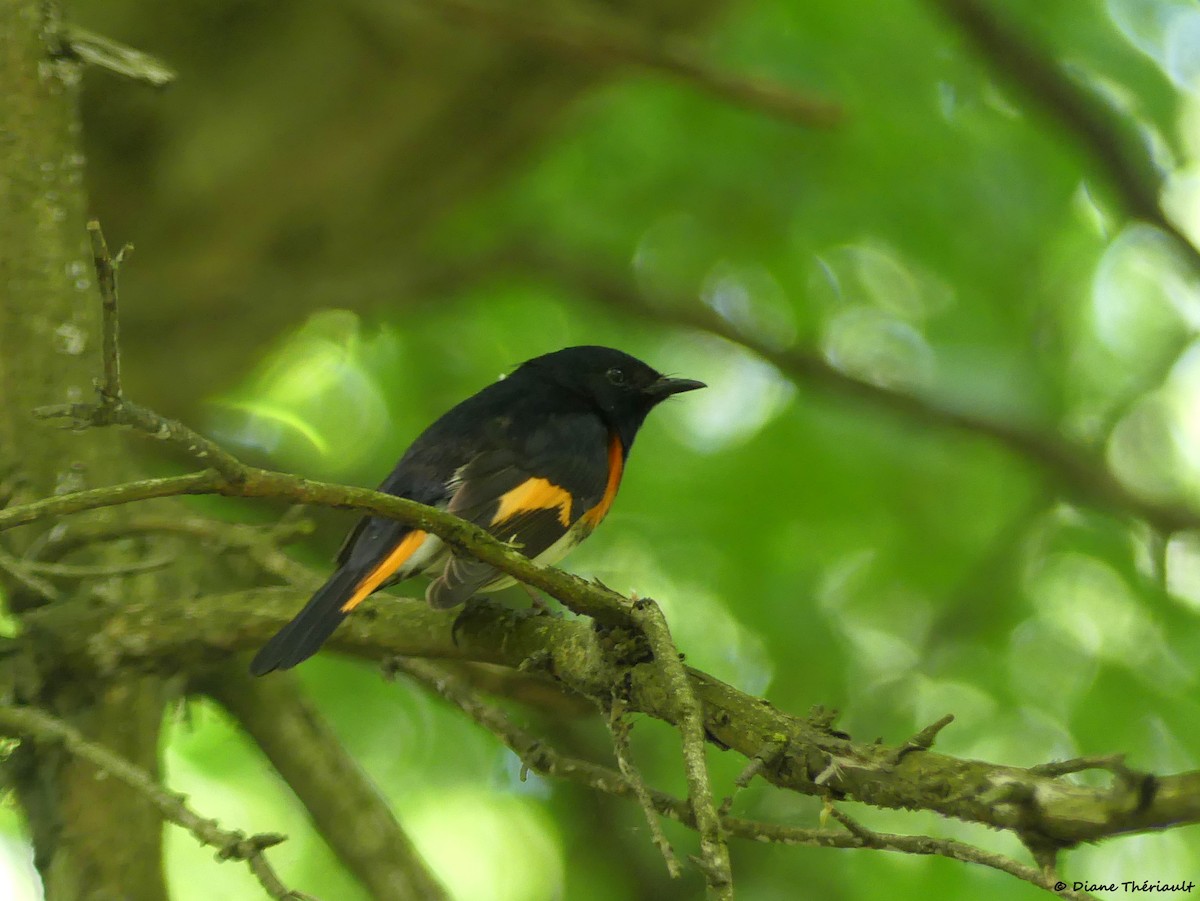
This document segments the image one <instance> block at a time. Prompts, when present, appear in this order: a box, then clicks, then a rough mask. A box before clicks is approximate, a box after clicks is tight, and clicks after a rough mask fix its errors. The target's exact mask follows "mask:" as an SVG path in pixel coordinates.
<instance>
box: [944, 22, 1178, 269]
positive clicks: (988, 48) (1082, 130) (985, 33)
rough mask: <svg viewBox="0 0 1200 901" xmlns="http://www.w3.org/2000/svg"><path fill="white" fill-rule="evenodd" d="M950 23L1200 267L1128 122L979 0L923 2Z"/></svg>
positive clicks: (1130, 211) (1121, 196)
mask: <svg viewBox="0 0 1200 901" xmlns="http://www.w3.org/2000/svg"><path fill="white" fill-rule="evenodd" d="M928 2H929V4H930V5H931V6H933V7H934V8H935V9H936V10H938V11H939V12H940V13H941V14H942V15H943V16H945V17H946V18H947V19H948V20H950V21H951V22H953V23H954V25H955V26H957V27H958V29H959V30H960V31H961V32H962V33H963V35H965V36H966V38H967V39H968V40H969V41H970V42H971V43H972V45H973V46H974V47H975V49H976V50H977V51H979V53H980V55H981V56H983V58H984V59H985V60H986V61H987V62H988V64H990V65H991V67H992V68H993V69H994V70H995V71H996V72H998V73H999V74H1000V76H1001V77H1003V78H1004V79H1006V80H1007V81H1008V82H1009V83H1010V84H1012V85H1014V86H1015V87H1016V88H1017V89H1018V90H1019V91H1020V92H1021V93H1022V94H1024V96H1025V98H1026V99H1027V100H1028V101H1029V103H1030V105H1031V106H1034V107H1039V108H1041V110H1042V112H1043V113H1045V114H1046V115H1047V116H1049V117H1050V118H1051V119H1053V120H1055V121H1056V122H1058V123H1059V124H1060V125H1061V126H1062V127H1063V128H1064V129H1065V130H1066V131H1067V132H1068V133H1069V134H1070V135H1071V136H1072V137H1073V138H1074V139H1075V142H1076V143H1077V144H1078V145H1079V147H1080V148H1082V149H1083V151H1084V152H1085V153H1087V154H1088V155H1090V156H1091V157H1092V160H1093V162H1094V163H1095V164H1096V167H1097V169H1098V170H1099V172H1100V173H1101V175H1102V176H1103V177H1104V178H1105V179H1106V180H1107V181H1108V183H1109V185H1110V186H1111V187H1112V189H1113V190H1114V191H1115V193H1116V195H1117V198H1118V200H1119V201H1120V203H1121V205H1122V206H1123V207H1124V208H1125V213H1126V215H1128V216H1129V217H1131V218H1133V219H1141V220H1143V221H1145V222H1149V223H1150V224H1151V225H1153V226H1155V227H1156V228H1158V229H1159V230H1161V231H1163V232H1165V233H1166V234H1168V235H1170V236H1171V237H1172V238H1174V239H1175V242H1176V245H1177V248H1178V250H1179V252H1180V253H1181V254H1182V255H1183V256H1184V257H1186V259H1187V261H1188V263H1189V264H1190V265H1191V266H1192V268H1194V269H1200V251H1198V250H1197V248H1196V246H1195V244H1193V243H1192V240H1191V239H1190V238H1189V237H1188V236H1187V235H1185V234H1184V233H1183V232H1182V231H1181V230H1180V229H1179V227H1178V226H1177V225H1176V224H1175V223H1174V222H1172V221H1171V220H1170V219H1168V218H1167V216H1166V213H1165V212H1164V211H1163V208H1162V203H1161V195H1162V189H1163V185H1164V178H1163V173H1162V171H1161V169H1160V167H1159V166H1158V164H1157V163H1156V162H1155V161H1154V158H1153V157H1152V156H1151V155H1150V148H1149V146H1148V145H1147V143H1146V141H1145V140H1144V139H1143V138H1142V136H1141V135H1139V134H1138V133H1137V132H1136V131H1135V130H1134V128H1133V127H1132V126H1131V124H1130V123H1128V122H1127V121H1125V120H1123V119H1122V117H1120V116H1119V115H1118V113H1117V111H1116V110H1114V109H1113V108H1112V107H1111V105H1110V104H1109V103H1107V102H1105V101H1104V100H1103V99H1102V98H1101V97H1100V95H1099V94H1097V93H1096V92H1094V91H1090V90H1088V89H1087V88H1086V87H1084V86H1083V85H1080V84H1079V83H1078V82H1076V81H1075V80H1073V79H1072V78H1071V77H1070V76H1068V75H1067V73H1066V72H1064V71H1063V69H1062V68H1061V67H1060V66H1058V65H1057V64H1056V63H1055V62H1054V57H1053V54H1051V53H1050V51H1049V50H1048V49H1047V48H1045V47H1041V46H1039V45H1038V44H1037V42H1036V41H1034V40H1033V39H1032V38H1031V37H1030V36H1029V35H1026V34H1022V33H1021V31H1020V29H1019V28H1018V27H1017V26H1016V25H1014V24H1013V23H1011V22H1007V21H1005V17H1004V15H1003V14H1002V13H1001V12H1000V11H998V10H996V9H991V8H989V6H988V5H987V3H986V2H984V0H928Z"/></svg>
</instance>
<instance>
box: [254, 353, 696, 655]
mask: <svg viewBox="0 0 1200 901" xmlns="http://www.w3.org/2000/svg"><path fill="white" fill-rule="evenodd" d="M703 387H705V386H704V383H703V382H697V381H694V380H692V379H676V378H667V377H666V376H664V375H662V374H661V373H659V372H656V371H655V370H653V369H651V368H650V367H649V366H647V365H646V364H645V363H643V362H642V361H641V360H638V359H635V358H634V357H631V356H630V355H629V354H626V353H622V352H621V351H619V350H614V349H612V348H610V347H595V346H586V347H568V348H566V349H564V350H560V351H556V352H555V353H550V354H546V355H545V356H541V357H535V358H534V359H532V360H529V361H527V362H525V363H522V364H521V365H520V366H519V367H517V369H516V370H515V371H514V372H513V373H512V374H511V375H510V376H508V377H507V378H504V379H501V380H500V381H498V382H495V383H494V384H491V385H488V386H487V387H486V388H484V389H483V390H482V391H480V392H479V393H478V394H476V395H474V396H472V397H469V398H467V399H466V400H464V401H463V402H462V403H460V404H459V405H458V406H456V407H454V408H453V409H451V410H450V411H449V412H448V413H446V414H444V415H443V416H442V417H441V418H440V419H438V420H437V421H436V422H434V423H433V425H431V426H430V427H429V428H427V429H426V430H425V431H424V432H423V433H422V434H421V435H420V437H418V438H417V440H416V441H414V442H413V443H412V446H411V447H409V449H408V450H407V451H405V453H404V456H403V457H401V458H400V462H399V463H397V464H396V468H395V469H394V470H392V474H391V475H389V476H388V477H387V478H386V479H385V480H384V482H383V484H382V485H380V486H379V490H380V491H384V492H387V493H388V494H394V495H397V496H398V497H406V498H410V499H412V500H414V501H418V502H420V503H422V504H428V505H429V506H432V507H438V508H441V509H443V510H447V511H449V512H450V513H453V514H455V515H457V516H459V517H462V518H463V519H466V520H469V521H471V522H473V523H475V524H477V525H479V526H481V527H483V528H485V529H487V530H488V531H489V532H491V533H492V534H493V535H495V536H496V537H497V538H499V539H500V540H502V541H506V542H510V543H512V544H513V545H515V546H516V547H518V548H519V549H520V550H521V552H522V553H523V554H525V555H526V556H527V557H531V558H533V559H535V560H536V561H537V562H539V563H554V562H557V561H558V560H560V559H562V557H563V555H564V554H566V553H567V551H569V550H570V549H571V548H573V547H574V546H575V545H576V544H578V543H579V542H580V541H582V540H583V539H584V538H586V537H587V536H588V535H589V534H591V532H592V530H593V529H594V528H596V526H597V525H599V523H600V520H602V519H604V516H605V514H606V513H608V510H609V507H611V506H612V502H613V498H614V497H616V494H617V488H618V487H619V486H620V484H621V474H622V472H623V471H624V469H625V461H626V459H627V458H628V456H629V449H630V448H631V447H632V446H633V439H634V438H635V437H636V436H637V433H638V429H639V428H641V425H642V422H643V421H644V420H645V418H646V414H647V413H649V412H650V411H651V410H652V409H653V408H654V407H655V406H656V405H657V404H659V403H660V402H661V401H663V400H665V399H666V398H668V397H670V396H671V395H672V394H679V393H680V392H682V391H693V390H695V389H696V388H703ZM337 563H338V568H337V570H336V571H335V572H334V573H333V575H332V576H330V577H329V580H328V581H327V582H326V583H325V584H324V585H323V586H321V588H319V589H318V590H317V593H316V594H314V595H313V597H312V600H310V601H309V602H308V604H307V605H306V606H305V607H304V609H303V610H301V611H300V612H299V613H298V614H297V615H296V618H295V619H293V620H292V621H291V622H290V623H288V624H287V625H286V626H284V627H283V628H282V629H280V630H279V632H278V633H276V635H275V637H273V638H272V639H271V640H270V641H269V642H267V644H266V645H265V646H264V647H263V649H262V650H260V651H259V652H258V654H257V655H255V657H254V661H253V662H252V663H251V664H250V671H251V672H252V673H254V674H255V675H262V674H264V673H269V672H270V671H271V670H274V669H288V668H289V667H293V666H295V665H296V664H297V663H300V662H301V661H302V660H305V659H307V658H308V657H311V656H312V655H313V654H315V653H316V652H317V650H318V649H319V648H320V647H321V645H322V644H324V642H325V640H326V639H327V638H329V636H330V635H332V634H333V630H334V629H336V628H337V626H338V624H339V623H340V622H341V621H342V620H343V619H344V618H345V617H346V615H347V614H348V613H350V611H352V610H353V609H354V608H355V607H357V606H358V605H359V604H361V603H362V602H363V600H364V599H365V598H367V597H368V596H369V595H371V594H372V593H373V592H375V591H377V590H378V589H380V588H382V587H384V586H385V585H390V584H391V583H393V582H398V581H400V580H401V579H407V578H409V577H410V576H414V575H417V574H418V573H423V572H428V573H430V574H433V575H434V576H435V578H434V580H433V582H432V583H431V584H430V585H429V588H428V590H427V591H426V592H425V598H426V600H428V601H429V603H430V605H432V606H433V607H437V608H446V607H454V606H457V605H458V604H461V603H463V602H464V601H466V600H468V599H469V598H471V597H472V596H474V595H475V594H477V593H479V592H487V591H495V590H497V589H500V588H506V587H508V586H509V585H511V584H513V580H512V579H511V578H510V577H509V576H507V575H505V574H504V573H502V572H500V571H499V570H497V569H495V568H493V567H491V566H489V565H488V564H486V563H480V562H479V561H478V560H474V559H472V558H471V557H468V556H464V555H462V554H458V553H454V552H452V551H451V550H450V549H449V548H447V547H446V546H445V545H444V544H443V543H442V541H441V539H439V538H438V537H437V536H436V535H432V534H430V533H428V532H424V531H422V530H420V529H414V528H412V527H410V526H406V525H404V524H403V523H399V522H396V521H394V520H391V519H385V518H383V517H380V516H367V517H364V518H363V519H362V520H360V521H359V523H358V524H357V525H356V526H355V527H354V529H353V530H352V531H351V532H350V534H349V535H348V536H347V538H346V541H345V543H344V544H343V545H342V549H341V551H340V552H339V553H338V556H337Z"/></svg>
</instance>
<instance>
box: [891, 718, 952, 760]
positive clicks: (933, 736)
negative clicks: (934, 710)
mask: <svg viewBox="0 0 1200 901" xmlns="http://www.w3.org/2000/svg"><path fill="white" fill-rule="evenodd" d="M953 722H954V714H952V713H947V714H946V715H945V716H944V717H942V718H941V719H940V720H938V721H937V722H934V723H930V724H929V725H928V726H926V727H925V728H924V729H922V730H921V731H920V732H918V733H917V734H916V735H914V736H913V737H912V738H910V739H909V740H908V741H906V742H904V744H902V745H900V747H898V748H896V750H895V752H893V754H892V756H891V757H889V758H888V763H890V764H892V765H895V764H897V763H899V762H900V759H901V758H902V757H903V756H904V755H905V754H908V753H909V752H911V751H928V750H929V749H930V748H932V747H933V743H934V741H936V740H937V737H938V733H939V732H941V731H942V730H943V729H945V728H946V727H947V726H949V725H950V724H951V723H953Z"/></svg>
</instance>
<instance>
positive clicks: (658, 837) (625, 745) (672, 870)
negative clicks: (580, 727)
mask: <svg viewBox="0 0 1200 901" xmlns="http://www.w3.org/2000/svg"><path fill="white" fill-rule="evenodd" d="M607 713H608V715H607V716H606V717H605V722H606V724H607V725H608V733H609V735H611V736H612V743H613V750H614V751H615V752H616V755H617V769H619V770H620V771H621V775H622V776H624V777H625V781H626V782H628V783H629V785H630V786H631V787H632V788H633V794H634V797H635V798H637V801H638V804H639V805H641V808H642V812H643V813H644V814H645V815H646V823H647V824H648V825H649V826H650V840H651V841H653V842H654V846H655V847H656V848H658V850H659V853H661V854H662V856H663V860H664V861H666V864H667V872H668V873H669V874H670V876H671V878H672V879H678V878H679V877H680V876H681V875H683V871H682V869H680V866H679V859H678V858H677V857H676V856H675V850H674V849H673V848H672V847H671V843H670V842H669V841H667V836H666V835H665V834H664V833H663V831H662V825H661V824H660V823H659V822H658V811H657V810H656V809H655V807H654V799H653V798H651V797H650V790H649V788H647V786H646V781H645V780H644V779H643V778H642V774H641V773H640V772H638V768H637V765H636V764H635V763H634V762H633V754H632V751H631V750H630V748H629V721H628V720H626V719H624V714H623V713H622V711H621V708H620V705H619V704H616V703H614V704H610V705H609V708H608V711H607Z"/></svg>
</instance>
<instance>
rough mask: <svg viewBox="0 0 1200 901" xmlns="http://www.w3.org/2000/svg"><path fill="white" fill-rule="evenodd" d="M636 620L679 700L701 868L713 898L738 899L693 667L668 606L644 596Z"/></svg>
mask: <svg viewBox="0 0 1200 901" xmlns="http://www.w3.org/2000/svg"><path fill="white" fill-rule="evenodd" d="M633 613H634V619H635V621H636V622H637V624H638V627H639V628H640V629H641V630H642V633H643V634H644V635H645V636H646V639H647V640H648V641H649V642H650V648H651V650H653V651H654V661H655V663H656V664H657V665H658V666H659V667H660V668H661V670H662V680H663V687H664V688H665V689H666V694H667V696H668V697H670V698H671V699H672V700H673V702H674V708H675V709H674V710H673V711H672V721H673V722H674V723H675V724H676V725H677V726H678V727H679V733H680V735H681V737H682V739H683V765H684V773H685V774H686V775H687V784H688V800H689V801H690V802H691V804H692V812H693V814H694V816H695V818H696V826H697V828H698V829H699V831H700V855H701V859H702V862H703V863H702V865H701V869H702V870H703V871H704V877H705V879H706V881H707V883H708V892H709V897H714V898H726V897H728V898H732V897H733V876H732V873H731V870H730V866H729V849H728V848H727V847H726V846H725V838H724V836H723V835H722V834H721V819H720V816H719V815H718V813H717V803H716V800H715V799H714V798H713V791H712V785H711V784H710V783H709V778H708V763H707V760H706V754H707V752H708V736H707V735H706V733H705V731H704V717H703V713H702V711H701V709H700V703H699V701H697V700H696V695H695V693H694V692H693V691H692V684H691V682H690V680H689V679H688V677H687V670H686V669H685V667H684V665H683V663H682V662H681V661H680V659H679V651H678V649H676V647H675V642H674V640H673V639H672V638H671V631H670V628H669V627H668V626H667V619H666V617H664V616H663V612H662V608H661V607H659V606H658V604H656V603H654V601H653V600H651V599H650V598H638V599H637V600H636V601H635V602H634V605H633Z"/></svg>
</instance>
